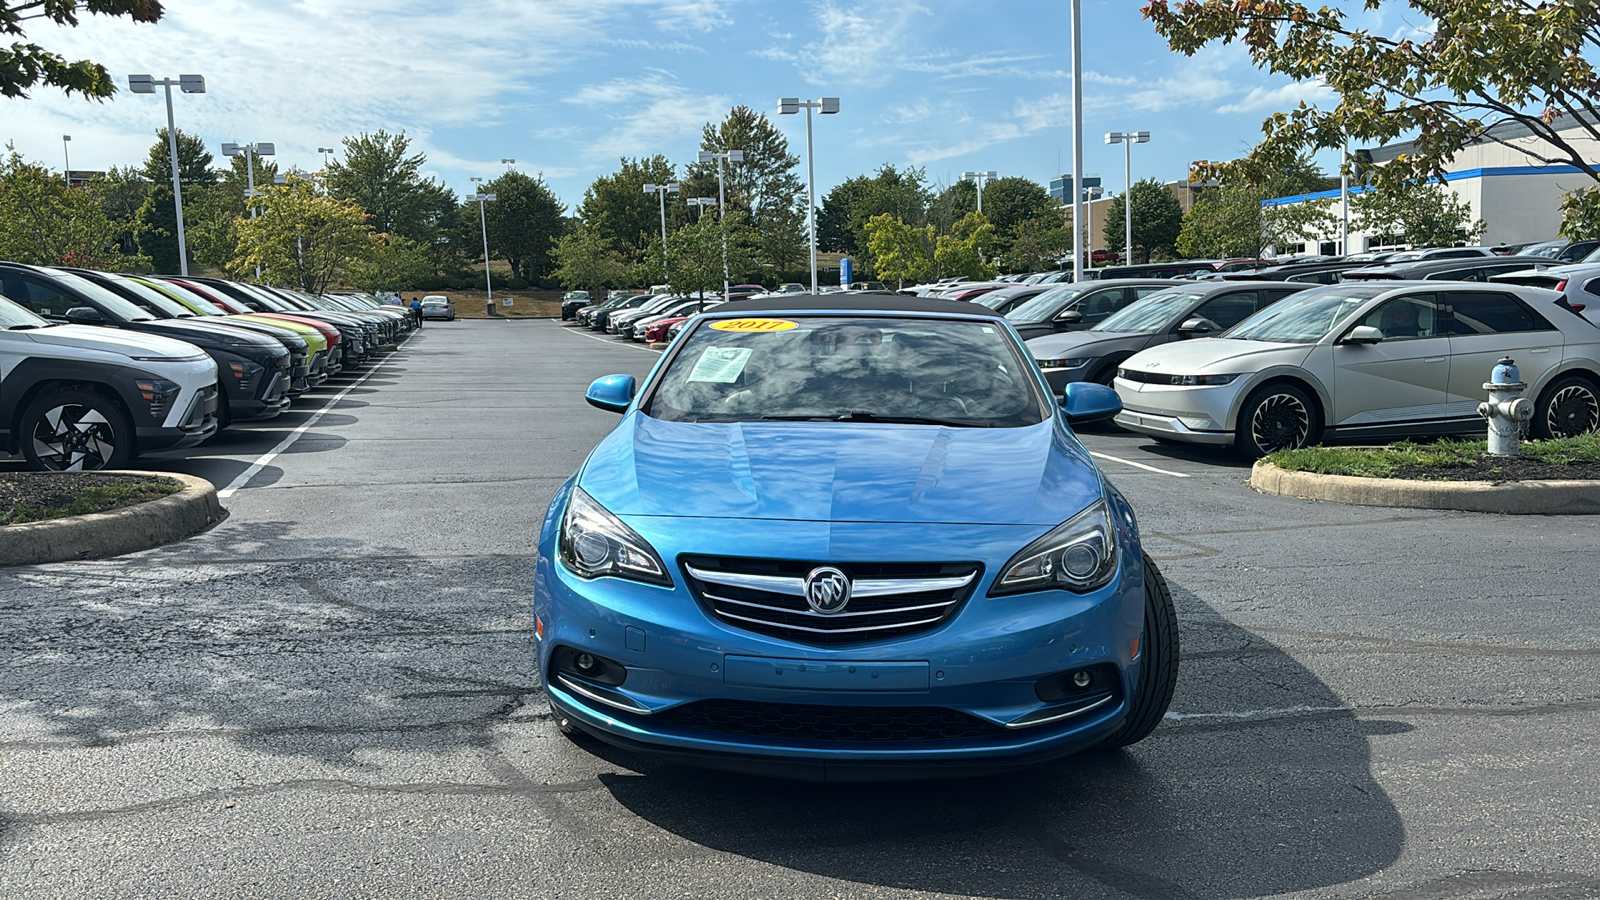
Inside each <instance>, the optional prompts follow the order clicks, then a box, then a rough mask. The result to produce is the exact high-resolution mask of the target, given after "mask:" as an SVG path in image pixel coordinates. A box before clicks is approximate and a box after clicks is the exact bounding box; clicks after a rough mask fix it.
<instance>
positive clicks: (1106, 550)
mask: <svg viewBox="0 0 1600 900" xmlns="http://www.w3.org/2000/svg"><path fill="white" fill-rule="evenodd" d="M1116 571H1117V531H1116V527H1115V526H1114V525H1113V524H1112V522H1111V511H1110V510H1109V509H1107V508H1106V502H1105V501H1104V500H1099V501H1096V502H1095V504H1094V505H1093V506H1091V507H1089V508H1088V509H1086V510H1084V511H1083V512H1081V513H1078V514H1077V515H1075V516H1073V517H1072V518H1070V519H1068V520H1067V521H1066V522H1063V523H1062V524H1060V525H1058V526H1056V527H1055V528H1053V529H1051V531H1050V533H1049V534H1046V535H1045V536H1044V537H1041V538H1039V539H1038V540H1036V541H1034V542H1033V543H1031V544H1029V545H1028V546H1026V547H1023V548H1022V550H1021V551H1020V552H1018V553H1017V555H1016V556H1013V557H1011V561H1010V562H1007V563H1006V565H1005V568H1004V569H1002V570H1001V574H1000V577H999V578H997V579H995V583H994V586H993V587H991V588H990V589H989V596H991V597H993V596H998V595H1001V594H1020V593H1022V592H1023V591H1038V590H1045V589H1047V588H1066V589H1067V590H1069V591H1073V592H1074V593H1079V594H1083V593H1088V592H1089V591H1092V590H1095V589H1096V588H1100V587H1104V586H1105V585H1106V583H1107V582H1109V581H1111V577H1112V576H1113V575H1115V574H1116Z"/></svg>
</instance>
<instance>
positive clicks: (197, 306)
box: [157, 281, 228, 316]
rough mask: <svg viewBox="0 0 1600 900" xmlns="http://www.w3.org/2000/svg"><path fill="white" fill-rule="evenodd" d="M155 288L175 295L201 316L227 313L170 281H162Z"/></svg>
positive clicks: (224, 314)
mask: <svg viewBox="0 0 1600 900" xmlns="http://www.w3.org/2000/svg"><path fill="white" fill-rule="evenodd" d="M157 289H158V290H163V291H167V292H169V293H171V294H172V295H173V296H175V297H177V298H178V300H179V301H181V302H182V303H184V304H185V305H187V306H188V307H189V308H191V309H193V310H195V311H197V312H199V313H200V314H201V315H203V316H226V315H228V311H227V310H225V309H223V308H222V307H220V306H218V305H216V304H215V303H212V302H211V301H210V300H207V299H206V298H204V297H202V296H200V295H199V294H197V293H195V292H194V291H191V290H189V289H188V288H186V287H184V286H182V285H179V284H173V283H172V282H170V281H163V282H161V284H160V286H159V287H158V288H157Z"/></svg>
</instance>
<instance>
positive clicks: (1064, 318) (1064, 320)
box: [1056, 309, 1083, 325]
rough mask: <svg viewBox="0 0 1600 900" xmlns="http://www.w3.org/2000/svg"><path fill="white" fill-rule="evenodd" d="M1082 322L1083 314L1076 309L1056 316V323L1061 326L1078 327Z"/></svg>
mask: <svg viewBox="0 0 1600 900" xmlns="http://www.w3.org/2000/svg"><path fill="white" fill-rule="evenodd" d="M1082 321H1083V313H1081V312H1079V311H1077V310H1075V309H1069V310H1067V311H1066V312H1064V313H1062V314H1061V315H1059V316H1056V322H1057V323H1058V324H1061V325H1077V324H1078V323H1079V322H1082Z"/></svg>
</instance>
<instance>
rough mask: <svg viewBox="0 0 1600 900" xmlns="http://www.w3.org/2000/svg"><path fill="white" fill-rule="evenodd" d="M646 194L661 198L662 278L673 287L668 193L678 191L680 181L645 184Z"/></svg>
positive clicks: (668, 286) (668, 285)
mask: <svg viewBox="0 0 1600 900" xmlns="http://www.w3.org/2000/svg"><path fill="white" fill-rule="evenodd" d="M644 192H645V193H646V194H655V195H656V196H657V197H659V198H660V199H661V278H662V280H663V281H665V282H666V284H667V288H668V289H669V290H670V289H671V288H672V273H671V271H669V270H668V269H667V195H668V194H676V193H677V192H678V183H677V182H676V181H674V182H672V183H671V184H647V185H645V186H644Z"/></svg>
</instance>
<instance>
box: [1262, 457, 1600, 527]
mask: <svg viewBox="0 0 1600 900" xmlns="http://www.w3.org/2000/svg"><path fill="white" fill-rule="evenodd" d="M1250 486H1251V487H1252V488H1255V489H1256V490H1258V491H1260V492H1261V493H1264V494H1279V495H1281V496H1285V497H1294V498H1297V499H1300V500H1323V501H1327V502H1329V503H1349V504H1355V505H1358V506H1397V507H1409V508H1413V509H1453V510H1462V511H1466V512H1486V513H1502V514H1505V515H1596V514H1600V481H1567V480H1563V481H1504V482H1494V481H1432V480H1426V481H1425V480H1420V479H1410V478H1360V477H1356V476H1352V475H1321V474H1317V473H1315V472H1290V471H1288V470H1285V469H1280V468H1278V467H1277V466H1275V465H1273V464H1272V463H1270V462H1267V461H1266V460H1262V461H1260V462H1258V463H1256V464H1255V466H1254V467H1252V468H1251V470H1250Z"/></svg>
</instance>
